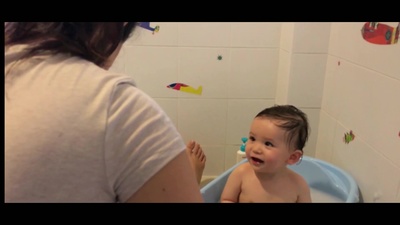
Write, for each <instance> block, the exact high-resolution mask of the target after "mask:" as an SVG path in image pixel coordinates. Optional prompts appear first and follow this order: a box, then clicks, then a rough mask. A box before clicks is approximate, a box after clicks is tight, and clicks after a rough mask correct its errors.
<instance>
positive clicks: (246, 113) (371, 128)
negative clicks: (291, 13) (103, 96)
mask: <svg viewBox="0 0 400 225" xmlns="http://www.w3.org/2000/svg"><path fill="white" fill-rule="evenodd" d="M363 24H364V23H262V22H259V23H165V22H151V23H150V25H151V26H153V27H155V26H157V25H158V26H160V30H159V32H157V33H154V34H153V33H152V32H151V31H149V30H146V29H142V28H138V29H137V31H136V33H135V34H134V36H133V37H132V38H130V39H129V40H128V42H127V43H126V44H125V46H124V47H123V49H122V51H121V54H120V55H119V56H118V58H117V61H116V63H115V65H114V66H113V68H112V69H113V70H116V71H120V72H124V73H127V74H129V75H131V76H132V77H133V78H134V79H135V81H136V83H137V85H138V87H140V88H141V89H143V90H144V91H145V92H147V93H148V94H149V95H150V96H152V97H153V98H155V99H156V101H157V102H158V103H159V104H160V105H161V106H162V107H163V109H164V110H165V111H166V112H167V114H168V115H169V116H170V117H171V119H172V120H173V122H174V123H175V125H176V126H177V127H178V130H179V131H180V132H181V134H182V136H183V138H184V139H185V141H188V140H189V139H195V140H197V141H199V142H200V143H201V144H202V146H203V149H204V151H205V152H206V154H207V164H206V169H205V171H204V175H211V176H212V175H219V174H220V173H222V172H223V171H225V170H226V169H227V168H229V167H231V166H232V165H233V164H234V163H235V160H236V151H237V150H238V149H239V146H240V144H241V140H240V138H241V137H243V136H247V134H248V129H249V126H250V122H251V120H252V118H253V117H254V116H255V114H256V113H257V112H259V111H260V110H261V109H263V108H265V107H268V106H272V105H273V104H275V103H278V104H286V103H288V104H294V105H297V106H298V107H300V108H301V109H302V110H304V111H305V112H306V113H307V114H308V116H309V118H310V123H311V136H310V139H309V142H308V143H307V145H306V148H305V154H306V155H309V156H315V157H317V158H321V159H323V160H326V161H328V162H331V163H333V164H335V165H338V166H339V167H341V168H343V169H345V170H346V171H348V172H349V173H350V174H352V175H353V176H354V177H355V179H356V180H357V182H358V184H359V186H360V189H361V192H362V194H363V198H364V201H366V202H373V201H378V202H379V201H383V202H390V201H398V202H400V136H399V132H400V116H399V115H400V104H399V103H398V102H399V99H400V67H399V66H398V64H399V63H398V61H399V59H400V44H397V45H392V46H379V45H373V44H370V43H367V42H366V41H364V40H363V39H362V38H361V32H360V31H361V27H362V25H363ZM218 56H221V57H222V59H221V60H218ZM338 62H340V65H339V63H338ZM174 82H182V83H186V84H188V85H191V86H193V87H198V86H199V85H202V86H203V93H202V95H201V96H198V95H193V94H188V93H181V92H178V91H174V90H171V89H168V88H166V86H167V85H168V84H170V83H174ZM349 130H353V132H354V133H355V135H356V138H355V139H354V141H352V142H350V143H349V144H345V143H344V142H343V136H344V133H346V132H349Z"/></svg>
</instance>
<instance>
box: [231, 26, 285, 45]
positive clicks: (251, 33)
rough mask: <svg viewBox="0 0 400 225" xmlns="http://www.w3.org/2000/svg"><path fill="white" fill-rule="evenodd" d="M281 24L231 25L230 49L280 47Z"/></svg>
mask: <svg viewBox="0 0 400 225" xmlns="http://www.w3.org/2000/svg"><path fill="white" fill-rule="evenodd" d="M280 36H281V23H273V22H270V23H264V22H258V23H249V22H242V23H232V34H231V44H232V47H272V48H278V47H279V45H280Z"/></svg>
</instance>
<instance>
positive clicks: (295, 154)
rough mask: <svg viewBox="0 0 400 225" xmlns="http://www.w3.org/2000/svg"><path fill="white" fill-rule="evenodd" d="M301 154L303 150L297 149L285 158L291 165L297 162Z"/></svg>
mask: <svg viewBox="0 0 400 225" xmlns="http://www.w3.org/2000/svg"><path fill="white" fill-rule="evenodd" d="M302 156H303V151H301V150H299V149H297V150H295V151H294V152H292V154H291V155H290V156H289V159H288V160H287V163H288V164H289V165H293V164H295V163H297V162H299V161H300V158H301V157H302Z"/></svg>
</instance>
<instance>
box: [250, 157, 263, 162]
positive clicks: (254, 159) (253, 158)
mask: <svg viewBox="0 0 400 225" xmlns="http://www.w3.org/2000/svg"><path fill="white" fill-rule="evenodd" d="M251 160H253V161H254V162H256V163H264V161H262V160H261V159H259V158H256V157H251Z"/></svg>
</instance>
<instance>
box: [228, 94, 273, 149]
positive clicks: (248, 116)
mask: <svg viewBox="0 0 400 225" xmlns="http://www.w3.org/2000/svg"><path fill="white" fill-rule="evenodd" d="M273 105H274V100H267V99H265V100H261V99H259V100H258V99H243V100H241V99H230V100H228V107H227V111H228V115H227V129H226V144H228V145H231V144H237V145H240V144H242V140H241V138H242V137H248V135H249V131H250V125H251V123H252V121H253V119H254V117H255V116H256V115H257V113H259V112H260V111H261V110H263V109H265V108H267V107H270V106H273Z"/></svg>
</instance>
